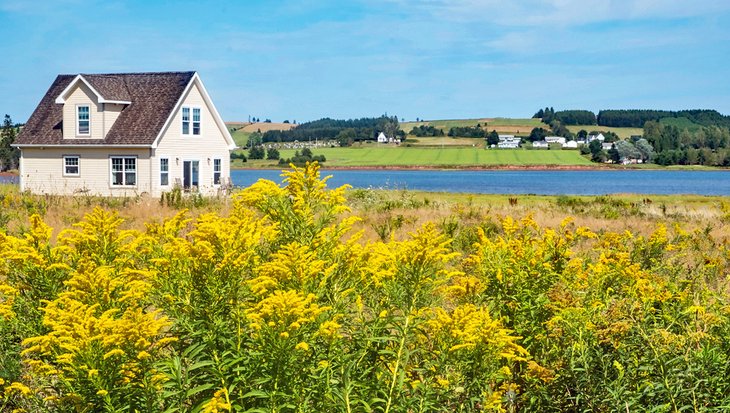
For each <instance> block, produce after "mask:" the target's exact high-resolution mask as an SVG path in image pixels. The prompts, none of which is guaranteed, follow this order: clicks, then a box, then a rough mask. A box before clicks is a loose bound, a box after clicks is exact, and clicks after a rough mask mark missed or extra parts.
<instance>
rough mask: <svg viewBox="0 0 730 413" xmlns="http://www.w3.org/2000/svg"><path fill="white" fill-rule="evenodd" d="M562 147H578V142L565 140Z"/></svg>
mask: <svg viewBox="0 0 730 413" xmlns="http://www.w3.org/2000/svg"><path fill="white" fill-rule="evenodd" d="M563 148H568V149H578V142H576V141H567V142H565V144H564V145H563Z"/></svg>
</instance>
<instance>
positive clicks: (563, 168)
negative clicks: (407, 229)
mask: <svg viewBox="0 0 730 413" xmlns="http://www.w3.org/2000/svg"><path fill="white" fill-rule="evenodd" d="M320 167H321V168H322V169H327V170H332V171H378V170H388V171H649V170H651V171H730V169H728V168H718V167H704V168H697V167H691V166H689V167H687V166H684V167H682V166H679V167H677V166H675V167H671V168H667V167H663V166H660V165H653V164H652V166H643V167H632V166H624V165H605V164H604V165H600V164H597V165H480V166H476V165H463V166H462V165H453V166H449V165H441V166H422V165H413V166H407V165H406V166H404V165H397V166H396V165H393V166H389V165H385V166H383V165H381V166H342V165H339V166H330V165H327V164H326V163H324V164H320ZM231 169H232V170H234V169H235V170H247V171H248V170H282V169H288V165H287V166H285V165H281V166H260V167H245V166H242V167H231Z"/></svg>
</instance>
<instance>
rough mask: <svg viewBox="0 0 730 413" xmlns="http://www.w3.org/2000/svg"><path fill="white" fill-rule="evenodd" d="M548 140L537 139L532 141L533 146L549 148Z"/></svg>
mask: <svg viewBox="0 0 730 413" xmlns="http://www.w3.org/2000/svg"><path fill="white" fill-rule="evenodd" d="M548 146H549V145H548V142H547V141H535V142H532V148H533V149H547V148H548Z"/></svg>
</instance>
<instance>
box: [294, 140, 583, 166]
mask: <svg viewBox="0 0 730 413" xmlns="http://www.w3.org/2000/svg"><path fill="white" fill-rule="evenodd" d="M314 153H315V154H316V155H324V156H325V157H326V158H327V162H326V163H325V164H326V165H327V166H333V167H346V166H353V167H355V166H402V167H408V166H428V167H453V166H462V167H466V166H498V165H516V166H529V165H591V162H590V161H589V160H588V159H586V158H584V157H582V156H581V155H580V154H579V153H578V151H529V150H522V149H504V150H485V149H481V148H478V147H466V148H465V147H456V148H454V147H444V148H439V147H432V148H419V147H410V148H408V147H403V146H398V147H396V146H386V145H383V146H378V145H377V144H371V145H363V146H362V147H353V148H317V149H316V150H314ZM280 154H281V156H282V157H283V158H290V157H292V156H293V155H294V150H282V151H280Z"/></svg>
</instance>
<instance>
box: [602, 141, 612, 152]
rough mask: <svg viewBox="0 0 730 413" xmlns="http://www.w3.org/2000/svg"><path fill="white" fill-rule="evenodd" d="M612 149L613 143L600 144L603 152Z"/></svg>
mask: <svg viewBox="0 0 730 413" xmlns="http://www.w3.org/2000/svg"><path fill="white" fill-rule="evenodd" d="M612 147H613V142H603V143H602V144H601V148H602V149H603V150H604V151H608V150H611V148H612Z"/></svg>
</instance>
